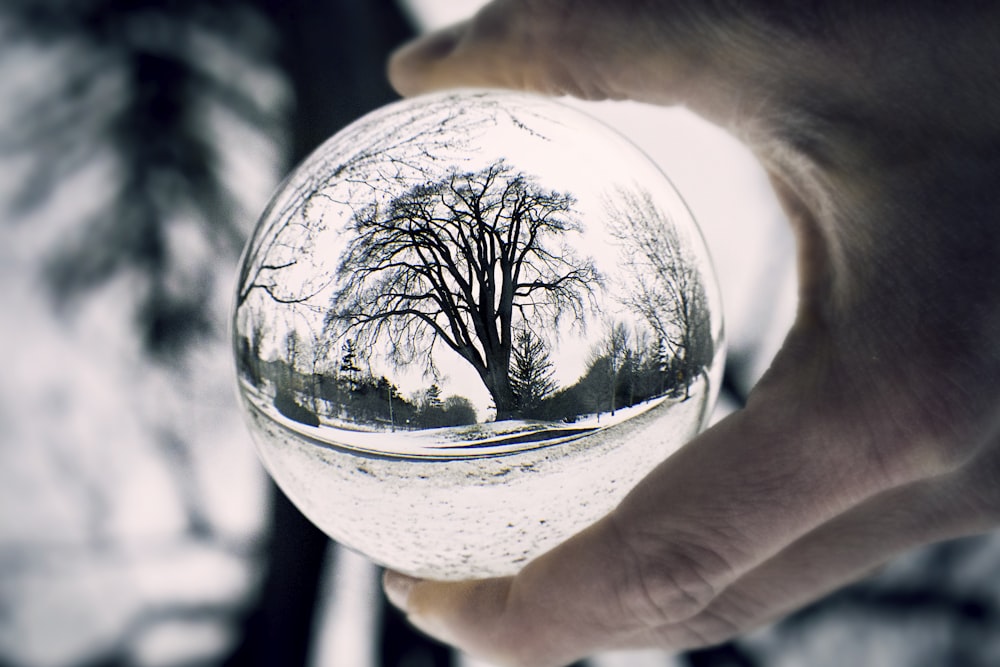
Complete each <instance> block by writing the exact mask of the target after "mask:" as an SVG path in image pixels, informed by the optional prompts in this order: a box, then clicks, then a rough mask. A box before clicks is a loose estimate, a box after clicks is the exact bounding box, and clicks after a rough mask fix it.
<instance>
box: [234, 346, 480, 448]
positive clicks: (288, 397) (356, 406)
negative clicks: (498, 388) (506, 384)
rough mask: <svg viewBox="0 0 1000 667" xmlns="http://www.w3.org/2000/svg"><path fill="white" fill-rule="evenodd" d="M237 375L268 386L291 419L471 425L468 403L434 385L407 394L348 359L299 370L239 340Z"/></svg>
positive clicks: (391, 425) (389, 426)
mask: <svg viewBox="0 0 1000 667" xmlns="http://www.w3.org/2000/svg"><path fill="white" fill-rule="evenodd" d="M238 359H239V366H240V373H241V374H242V375H243V377H244V378H245V379H246V380H247V381H248V382H250V383H251V384H252V385H254V386H255V387H257V388H258V389H261V390H265V391H266V390H268V389H269V390H270V392H269V393H272V394H273V396H272V400H273V403H274V407H275V408H276V409H277V410H278V411H279V412H280V413H281V414H283V415H284V416H285V417H288V418H289V419H292V420H294V421H297V422H300V423H303V424H306V425H309V426H318V425H319V424H320V422H321V420H323V421H341V422H346V423H353V424H359V425H369V426H372V425H375V426H379V427H382V428H387V429H390V430H391V429H395V428H400V429H423V428H437V427H444V426H461V425H465V424H475V423H476V422H477V421H478V415H477V414H476V409H475V407H474V406H473V405H472V402H471V401H469V400H468V399H467V398H465V397H463V396H447V397H444V396H442V395H441V389H440V387H438V386H437V385H436V384H432V385H430V386H428V387H426V388H424V389H422V390H421V391H418V392H416V393H414V394H411V395H410V396H403V395H402V394H401V393H400V392H399V388H398V387H397V386H396V385H395V384H393V383H392V382H391V381H390V380H389V379H388V378H386V377H385V376H379V377H375V376H373V375H372V374H370V373H367V372H365V371H362V370H361V369H360V368H357V367H356V366H354V365H353V363H352V361H353V359H352V357H350V356H348V357H346V359H345V361H344V362H343V363H342V366H341V372H340V373H337V374H330V373H303V372H301V371H300V370H298V369H296V368H294V367H293V366H292V365H291V364H289V363H287V362H286V361H284V360H281V359H277V360H262V359H260V358H259V357H257V356H256V355H254V354H253V353H252V351H251V349H250V346H249V343H248V342H247V341H246V340H245V339H243V340H241V344H240V350H239V354H238Z"/></svg>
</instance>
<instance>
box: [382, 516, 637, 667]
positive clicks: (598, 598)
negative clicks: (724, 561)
mask: <svg viewBox="0 0 1000 667" xmlns="http://www.w3.org/2000/svg"><path fill="white" fill-rule="evenodd" d="M624 554H626V551H625V550H624V549H623V548H622V545H621V544H620V539H619V534H618V531H617V529H616V527H615V525H614V521H613V519H611V518H610V517H609V518H606V519H604V520H602V521H599V522H598V523H596V524H594V525H592V526H590V527H589V528H587V529H585V530H583V531H582V532H580V533H578V534H577V535H575V536H574V537H572V538H571V539H570V540H568V541H566V542H564V543H563V544H561V545H560V546H558V547H556V548H555V549H553V550H552V551H550V552H548V553H546V554H544V555H542V556H541V557H539V558H537V559H535V560H534V561H532V562H531V563H529V564H528V565H527V566H526V567H525V568H524V569H523V570H521V572H519V573H518V574H517V576H515V577H502V578H494V579H483V580H476V581H462V582H438V581H427V580H421V579H415V578H412V577H409V576H406V575H402V574H399V573H396V572H392V571H387V572H386V574H385V577H384V579H383V585H384V587H385V591H386V595H387V596H388V598H389V599H390V601H391V602H392V603H393V604H395V605H396V606H397V607H399V608H401V609H402V610H403V611H404V612H405V613H406V615H407V618H408V620H409V621H410V622H411V623H412V624H413V625H414V626H416V627H417V628H419V629H420V630H422V631H423V632H425V633H427V634H428V635H431V636H432V637H435V638H436V639H439V640H441V641H443V642H446V643H449V644H451V645H454V646H457V647H458V648H459V649H461V650H463V651H465V652H467V653H469V654H471V655H475V656H477V657H480V658H483V659H485V660H487V661H489V662H491V663H492V664H497V665H529V664H530V665H532V666H533V667H543V666H546V665H548V666H551V667H555V666H557V665H563V664H568V663H570V662H573V661H574V660H577V659H579V658H582V657H584V656H586V655H590V654H592V653H594V652H595V651H597V650H599V649H601V648H605V647H606V646H608V645H609V644H611V643H613V642H614V641H615V640H616V638H618V637H621V635H622V634H623V625H628V620H627V619H626V618H623V617H622V616H621V608H620V606H618V605H617V604H616V603H615V596H617V595H619V594H620V591H621V589H622V587H623V579H622V577H620V576H619V574H620V573H621V572H622V571H623V570H622V567H621V564H622V561H623V558H625V555H624ZM638 627H639V626H638V625H637V626H636V629H638ZM625 632H627V630H625Z"/></svg>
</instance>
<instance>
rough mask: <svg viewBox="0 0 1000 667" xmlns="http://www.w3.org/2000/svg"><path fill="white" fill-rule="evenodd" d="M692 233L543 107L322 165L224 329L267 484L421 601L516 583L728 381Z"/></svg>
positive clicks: (700, 414) (438, 102) (608, 138)
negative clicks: (399, 578) (270, 479)
mask: <svg viewBox="0 0 1000 667" xmlns="http://www.w3.org/2000/svg"><path fill="white" fill-rule="evenodd" d="M719 314H720V308H719V304H718V295H717V289H716V286H715V283H714V278H713V276H712V274H711V268H710V265H709V262H708V259H707V257H706V255H705V250H704V247H703V245H702V242H701V239H700V237H699V235H698V232H697V229H696V227H695V226H694V222H693V220H692V219H691V217H690V214H689V213H688V211H687V210H686V208H685V207H684V205H683V203H682V202H681V200H680V198H679V197H678V195H677V194H676V193H675V192H674V190H673V189H672V188H671V186H670V184H669V183H668V182H667V181H666V179H665V178H664V177H663V176H662V174H660V173H659V172H658V171H657V170H656V168H655V167H654V166H653V165H652V164H650V163H649V161H648V160H647V159H646V158H645V157H644V156H642V155H641V153H639V152H638V151H637V150H636V149H635V148H634V147H632V146H630V145H629V144H627V143H626V142H625V141H624V140H622V139H621V138H619V137H618V136H617V135H615V134H613V133H612V132H610V131H609V130H607V129H606V128H604V127H603V126H601V125H599V124H597V123H596V122H594V121H592V120H590V119H588V118H586V117H583V116H582V115H580V114H579V113H578V112H575V111H572V110H570V109H568V108H566V107H563V106H561V105H559V104H557V103H555V102H552V101H548V100H543V99H538V98H534V97H530V96H525V95H522V94H514V93H494V92H460V93H447V94H437V95H433V96H427V97H423V98H417V99H414V100H409V101H405V102H400V103H397V104H395V105H391V106H389V107H386V108H384V109H382V110H380V111H378V112H376V113H373V114H370V115H368V116H366V117H364V118H362V119H361V120H359V121H357V122H356V123H355V124H353V125H351V126H350V127H348V128H347V129H345V130H344V131H343V132H341V133H340V134H338V135H337V136H335V137H334V138H332V139H331V140H329V141H328V142H327V143H326V144H324V145H323V146H322V147H320V148H319V149H318V150H317V151H316V152H315V153H314V154H313V155H312V156H311V157H310V158H309V159H308V160H307V161H306V162H305V163H304V164H303V165H302V166H301V167H299V169H298V170H296V171H295V172H294V173H293V174H292V175H291V177H290V178H289V179H288V180H287V181H286V183H285V184H284V185H283V187H282V188H281V189H280V190H279V192H278V193H277V194H276V195H275V197H274V199H273V200H272V202H271V205H270V206H269V208H268V210H267V211H265V213H264V215H263V216H262V218H261V221H260V223H259V225H258V228H257V230H256V232H255V234H254V236H253V238H252V239H251V241H250V243H249V245H248V248H247V250H246V254H245V256H244V260H243V265H242V268H241V272H240V276H239V282H238V287H237V295H236V305H235V312H234V331H235V347H236V357H237V366H238V377H239V387H240V391H241V395H242V397H243V399H244V404H245V406H246V407H247V412H248V416H249V420H250V424H251V428H252V430H253V432H254V434H255V438H256V440H257V443H258V446H259V450H260V453H261V456H262V458H263V459H264V461H265V463H266V464H267V466H268V469H269V471H270V472H271V474H272V475H273V476H274V477H275V479H276V480H277V481H278V483H279V485H281V486H282V488H283V489H284V490H285V491H286V493H288V494H289V496H290V497H291V498H292V499H293V500H294V501H295V502H296V503H297V504H298V505H299V507H300V508H301V509H303V511H304V512H305V513H306V515H307V516H309V517H310V518H311V519H312V520H313V521H315V522H316V523H317V524H318V525H319V526H320V527H321V528H323V529H324V530H326V531H327V532H328V533H329V534H330V535H331V536H332V537H334V538H335V539H338V540H340V541H342V542H344V543H345V544H346V545H347V546H351V547H354V548H356V549H358V550H360V551H362V552H363V553H366V554H368V555H370V556H372V557H373V558H375V559H376V560H378V561H379V562H381V563H383V564H387V565H390V566H392V567H395V568H397V569H401V570H403V571H408V572H411V573H414V574H418V575H421V576H432V577H439V578H440V577H450V578H455V577H466V576H485V575H491V574H503V573H509V572H512V571H514V570H516V569H517V567H519V566H520V565H521V564H523V562H525V561H526V560H527V559H528V558H530V557H531V556H533V555H536V554H537V553H540V552H541V551H542V550H544V549H545V548H548V547H550V546H553V545H554V544H555V543H557V542H558V541H561V540H562V539H565V537H567V536H568V535H569V534H571V533H572V532H575V531H576V530H578V529H580V528H582V527H583V526H585V525H587V524H588V523H590V522H592V521H594V520H596V519H597V518H599V517H600V516H601V515H603V514H604V513H606V512H607V511H608V510H610V509H611V508H612V507H613V506H614V504H616V503H617V502H618V501H619V500H620V498H621V496H622V495H623V494H624V493H625V492H627V490H628V489H629V488H631V486H632V485H634V484H635V483H636V482H637V481H638V480H639V479H640V478H641V477H642V476H643V475H644V474H645V473H646V472H648V471H649V470H650V469H651V468H652V467H653V466H654V465H655V464H656V463H657V462H659V461H660V460H662V459H663V458H665V457H666V456H668V455H669V454H670V453H671V452H672V451H673V450H675V449H676V448H677V447H679V446H680V445H681V444H683V443H684V442H685V441H687V440H688V439H690V438H691V437H692V436H693V435H694V434H695V433H696V432H697V430H698V429H699V428H701V427H702V426H703V425H704V421H705V418H706V415H707V413H708V411H709V408H710V406H711V403H712V401H713V400H714V397H715V393H716V390H717V387H716V386H717V384H718V383H717V380H718V375H719V372H720V368H721V360H722V355H723V351H722V348H723V344H722V324H721V319H720V315H719Z"/></svg>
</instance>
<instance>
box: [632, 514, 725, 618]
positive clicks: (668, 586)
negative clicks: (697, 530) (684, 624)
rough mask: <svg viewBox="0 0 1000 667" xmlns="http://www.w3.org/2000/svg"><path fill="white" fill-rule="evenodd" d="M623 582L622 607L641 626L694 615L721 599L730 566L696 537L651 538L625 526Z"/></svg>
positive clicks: (658, 536)
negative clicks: (698, 543)
mask: <svg viewBox="0 0 1000 667" xmlns="http://www.w3.org/2000/svg"><path fill="white" fill-rule="evenodd" d="M619 535H620V539H621V544H622V548H621V552H622V559H623V561H622V570H621V576H622V581H620V582H619V585H618V586H617V587H616V590H615V594H616V595H617V598H618V599H617V601H616V602H617V605H618V607H619V608H620V609H621V613H622V614H623V616H624V617H625V618H630V619H632V620H633V623H634V624H635V625H636V626H638V627H640V628H653V627H657V626H662V625H665V624H670V623H678V622H681V621H684V620H686V619H689V618H692V617H694V616H695V615H696V614H698V613H699V612H701V611H702V610H703V609H705V607H706V606H707V605H708V604H709V603H710V602H711V601H712V600H714V599H715V598H716V596H717V594H718V593H719V590H720V587H719V585H718V584H717V583H716V582H719V581H722V580H724V573H725V571H726V570H727V569H728V568H727V566H726V565H725V561H724V560H723V559H722V558H721V557H720V556H719V555H718V554H717V553H716V552H714V551H713V550H711V549H709V548H707V547H704V546H698V545H697V544H696V543H695V542H694V541H693V540H679V539H673V538H665V537H663V536H660V535H657V536H647V535H643V534H640V533H637V532H636V531H628V530H625V529H622V528H620V527H619Z"/></svg>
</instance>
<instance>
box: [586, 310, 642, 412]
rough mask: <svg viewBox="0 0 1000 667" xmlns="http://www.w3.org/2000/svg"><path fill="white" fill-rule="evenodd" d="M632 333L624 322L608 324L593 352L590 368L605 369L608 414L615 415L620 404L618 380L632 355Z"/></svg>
mask: <svg viewBox="0 0 1000 667" xmlns="http://www.w3.org/2000/svg"><path fill="white" fill-rule="evenodd" d="M631 337H632V336H631V332H630V331H629V328H628V326H627V325H626V324H625V323H624V322H608V323H607V328H606V331H605V335H604V338H602V339H601V340H600V342H598V343H597V345H596V346H595V348H594V349H593V350H592V351H591V361H590V366H591V367H592V368H603V370H604V371H605V372H604V376H605V377H604V378H602V384H604V389H605V393H606V395H607V400H608V404H607V405H608V412H610V413H611V414H612V415H614V414H615V409H616V408H617V404H618V395H617V392H618V380H619V377H620V374H621V372H622V369H623V368H624V367H625V365H626V363H627V361H628V358H629V355H630V353H631V350H630V346H631Z"/></svg>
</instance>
